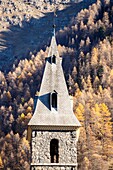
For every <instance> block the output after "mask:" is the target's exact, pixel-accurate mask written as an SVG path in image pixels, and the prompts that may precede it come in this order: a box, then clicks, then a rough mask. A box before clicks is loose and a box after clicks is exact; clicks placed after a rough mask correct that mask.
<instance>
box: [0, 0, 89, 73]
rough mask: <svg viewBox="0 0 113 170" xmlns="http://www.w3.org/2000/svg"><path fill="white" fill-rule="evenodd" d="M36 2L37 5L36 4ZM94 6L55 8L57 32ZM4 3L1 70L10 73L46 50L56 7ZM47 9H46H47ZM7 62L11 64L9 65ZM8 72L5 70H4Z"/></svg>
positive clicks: (0, 9) (0, 30)
mask: <svg viewBox="0 0 113 170" xmlns="http://www.w3.org/2000/svg"><path fill="white" fill-rule="evenodd" d="M35 2H36V1H35ZM89 4H91V2H90V1H89V3H84V2H81V3H80V4H79V3H78V4H77V3H75V4H69V3H66V4H61V3H58V4H56V8H57V11H58V12H57V19H56V21H57V31H58V30H60V29H63V28H64V26H67V25H68V24H69V22H70V20H71V18H72V17H74V16H75V15H76V14H77V13H78V12H79V11H80V10H81V9H82V8H85V7H86V8H87V7H88V6H89ZM38 5H39V6H40V7H42V8H41V9H40V8H37V3H36V4H35V3H34V1H33V0H32V1H30V2H29V3H27V2H24V1H22V0H19V1H15V0H10V1H6V0H3V1H2V3H1V6H0V21H1V22H0V60H1V62H0V70H2V71H3V72H4V71H9V70H11V68H12V66H13V64H16V65H17V63H18V62H19V60H20V59H24V58H29V57H30V56H29V53H30V52H32V53H34V54H36V52H38V51H39V50H40V49H45V47H46V46H47V45H48V44H49V40H50V38H51V35H52V25H53V15H54V14H53V11H54V6H53V4H50V3H49V2H48V3H44V2H43V1H38ZM45 5H46V6H47V8H45ZM7 60H8V63H7ZM4 68H5V69H4Z"/></svg>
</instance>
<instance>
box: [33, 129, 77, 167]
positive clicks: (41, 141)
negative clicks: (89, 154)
mask: <svg viewBox="0 0 113 170" xmlns="http://www.w3.org/2000/svg"><path fill="white" fill-rule="evenodd" d="M32 133H33V134H34V133H35V132H34V131H33V132H32ZM35 134H36V135H35V136H34V135H32V136H33V137H32V143H31V144H32V163H50V162H51V161H50V142H51V140H52V139H57V140H58V141H59V163H72V164H73V163H75V164H76V163H77V162H76V159H75V158H76V156H77V149H76V142H77V141H76V138H74V139H73V137H72V135H71V132H65V131H64V132H60V131H54V132H52V131H47V132H45V131H42V133H40V131H37V133H35Z"/></svg>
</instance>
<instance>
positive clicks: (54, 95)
mask: <svg viewBox="0 0 113 170" xmlns="http://www.w3.org/2000/svg"><path fill="white" fill-rule="evenodd" d="M51 107H52V109H55V110H57V93H56V92H54V93H52V95H51Z"/></svg>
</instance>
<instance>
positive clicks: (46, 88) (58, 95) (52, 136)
mask: <svg viewBox="0 0 113 170" xmlns="http://www.w3.org/2000/svg"><path fill="white" fill-rule="evenodd" d="M71 102H72V99H70V97H69V94H68V90H67V86H66V82H65V78H64V74H63V69H62V59H61V57H60V56H59V53H58V50H57V43H56V38H55V33H54V35H53V36H52V39H51V45H50V49H49V54H48V57H47V59H46V66H45V70H44V75H43V79H42V83H41V88H40V93H39V96H38V99H37V103H36V107H35V111H34V114H33V117H32V118H31V120H30V122H29V124H28V140H29V141H30V144H31V170H76V169H77V140H78V135H77V134H78V129H79V127H80V123H79V121H78V120H77V118H76V116H75V115H74V113H73V108H72V104H71Z"/></svg>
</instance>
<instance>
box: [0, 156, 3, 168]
mask: <svg viewBox="0 0 113 170" xmlns="http://www.w3.org/2000/svg"><path fill="white" fill-rule="evenodd" d="M0 168H3V162H2V158H1V156H0Z"/></svg>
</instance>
